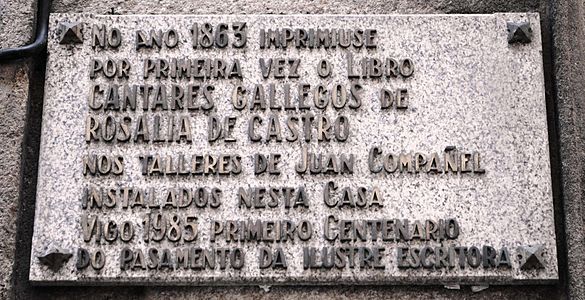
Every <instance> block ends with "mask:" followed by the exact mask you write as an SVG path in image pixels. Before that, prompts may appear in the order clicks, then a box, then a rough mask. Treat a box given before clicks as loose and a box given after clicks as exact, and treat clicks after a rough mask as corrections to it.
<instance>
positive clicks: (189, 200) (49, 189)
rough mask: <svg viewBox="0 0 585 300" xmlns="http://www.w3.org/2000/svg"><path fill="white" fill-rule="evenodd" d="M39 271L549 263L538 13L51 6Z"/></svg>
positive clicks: (355, 273)
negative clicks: (76, 9) (63, 10)
mask: <svg viewBox="0 0 585 300" xmlns="http://www.w3.org/2000/svg"><path fill="white" fill-rule="evenodd" d="M48 52H49V58H48V63H47V82H46V88H45V103H44V111H43V127H42V142H41V151H40V161H39V179H38V186H37V200H36V201H37V202H36V203H37V204H36V217H35V227H34V237H33V245H32V253H31V266H30V279H31V280H32V281H33V282H36V283H40V284H104V283H118V284H119V283H132V284H146V283H159V284H163V283H164V284H293V283H305V284H333V283H344V284H351V283H359V284H398V283H400V284H421V283H425V284H426V283H429V284H459V283H460V284H504V283H506V284H510V283H555V282H556V280H557V279H558V272H557V253H556V246H555V229H554V222H553V199H552V187H551V167H550V160H549V148H548V138H547V136H548V132H547V121H546V108H545V92H544V82H543V80H544V79H543V67H542V56H541V35H540V21H539V17H538V15H537V14H530V13H529V14H493V15H465V16H464V15H453V16H447V15H418V16H417V15H410V16H407V15H396V16H388V15H378V16H359V15H339V16H332V15H323V16H318V15H296V16H270V15H259V16H243V15H242V16H236V15H225V16H162V15H161V16H144V15H141V16H139V15H137V16H116V15H111V16H109V15H100V16H96V15H89V14H53V15H52V16H51V21H50V31H49V39H48Z"/></svg>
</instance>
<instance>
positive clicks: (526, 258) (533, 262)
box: [518, 245, 544, 270]
mask: <svg viewBox="0 0 585 300" xmlns="http://www.w3.org/2000/svg"><path fill="white" fill-rule="evenodd" d="M543 250H544V248H543V245H525V246H520V247H519V248H518V255H519V256H520V269H521V270H532V269H544V258H543V257H542V252H543Z"/></svg>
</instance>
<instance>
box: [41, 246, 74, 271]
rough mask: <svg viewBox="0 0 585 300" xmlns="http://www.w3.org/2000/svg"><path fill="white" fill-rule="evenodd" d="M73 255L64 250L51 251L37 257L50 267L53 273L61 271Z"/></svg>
mask: <svg viewBox="0 0 585 300" xmlns="http://www.w3.org/2000/svg"><path fill="white" fill-rule="evenodd" d="M71 256H73V254H71V253H68V252H66V251H64V250H62V249H57V248H56V249H51V250H48V251H47V252H45V253H44V254H43V255H41V256H37V257H38V259H39V261H40V262H41V263H42V264H43V265H45V266H47V267H49V269H51V270H52V271H53V272H57V271H59V269H61V267H62V266H63V264H65V263H66V262H67V261H68V260H69V259H70V258H71Z"/></svg>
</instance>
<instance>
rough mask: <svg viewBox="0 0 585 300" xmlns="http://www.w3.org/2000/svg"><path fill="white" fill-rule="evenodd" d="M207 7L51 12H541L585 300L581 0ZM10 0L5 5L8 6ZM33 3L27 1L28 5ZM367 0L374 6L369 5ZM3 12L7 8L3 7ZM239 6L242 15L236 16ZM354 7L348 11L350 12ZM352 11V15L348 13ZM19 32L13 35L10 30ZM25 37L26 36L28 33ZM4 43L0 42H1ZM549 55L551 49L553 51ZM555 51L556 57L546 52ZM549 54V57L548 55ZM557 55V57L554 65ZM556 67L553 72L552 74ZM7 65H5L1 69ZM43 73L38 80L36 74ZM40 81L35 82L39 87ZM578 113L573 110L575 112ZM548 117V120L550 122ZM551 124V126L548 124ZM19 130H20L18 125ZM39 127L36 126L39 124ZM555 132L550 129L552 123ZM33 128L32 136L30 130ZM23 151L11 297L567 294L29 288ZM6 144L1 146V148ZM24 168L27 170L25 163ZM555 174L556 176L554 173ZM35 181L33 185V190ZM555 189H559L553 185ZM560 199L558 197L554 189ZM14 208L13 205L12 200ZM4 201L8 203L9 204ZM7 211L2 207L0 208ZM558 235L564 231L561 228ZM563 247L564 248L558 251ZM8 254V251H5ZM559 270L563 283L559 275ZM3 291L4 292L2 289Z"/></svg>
mask: <svg viewBox="0 0 585 300" xmlns="http://www.w3.org/2000/svg"><path fill="white" fill-rule="evenodd" d="M210 2H211V3H207V4H205V5H201V3H202V2H201V1H192V2H191V1H189V2H180V1H165V2H159V1H153V2H152V3H149V5H145V4H144V2H141V1H119V0H104V1H77V0H75V1H66V2H65V1H59V0H57V1H54V4H53V11H56V12H89V13H98V14H104V13H109V12H111V9H112V8H114V12H115V13H118V12H122V11H123V12H126V13H135V14H140V13H154V12H158V13H165V14H175V13H195V12H196V13H202V14H205V13H221V14H230V13H248V14H251V13H266V9H265V8H266V7H267V6H271V7H274V13H283V14H287V13H300V12H305V11H307V12H310V13H319V12H324V13H329V12H331V11H334V10H336V11H343V13H406V12H410V13H420V12H429V13H492V12H500V11H518V12H522V11H538V12H540V13H541V21H542V24H543V26H542V28H543V42H544V47H545V49H544V54H545V55H544V60H545V63H547V64H545V70H547V69H548V72H549V73H548V74H547V82H546V84H547V100H548V103H549V108H550V109H549V114H550V117H554V116H555V113H554V112H555V108H557V105H556V103H554V102H553V100H554V99H555V96H556V94H557V93H558V95H559V96H561V97H560V98H562V99H561V101H560V102H559V105H558V111H559V116H560V119H561V120H560V121H559V123H560V124H559V125H560V126H559V127H562V128H564V129H563V130H565V131H566V132H565V133H562V134H560V135H561V136H562V140H561V144H562V147H563V151H562V152H563V158H564V159H565V161H566V163H565V164H564V165H565V168H564V170H566V171H567V172H570V176H569V175H568V174H564V179H563V180H564V181H565V184H564V185H563V188H564V189H565V190H564V191H563V193H564V195H563V196H564V198H563V202H560V201H559V203H560V204H563V203H564V206H560V207H556V208H557V209H559V211H561V210H562V209H563V208H564V209H566V212H567V218H562V214H560V213H559V211H557V214H558V219H559V220H560V221H563V220H565V221H566V224H567V227H568V229H569V231H571V232H569V233H568V235H567V237H568V240H569V242H568V244H569V251H568V252H569V253H570V256H571V259H570V262H571V266H570V268H569V273H570V274H571V276H570V278H571V282H570V283H571V287H570V290H571V291H572V293H573V294H572V296H573V298H574V299H585V297H584V296H583V295H585V288H584V286H585V285H584V284H583V280H584V278H585V276H583V275H584V274H583V270H585V267H584V266H583V264H582V262H583V261H584V260H583V259H582V256H583V251H582V249H583V245H582V243H583V241H582V240H583V239H582V214H581V213H580V210H581V208H582V204H583V202H584V199H583V195H582V188H581V185H580V182H581V180H582V176H583V174H584V172H583V168H582V167H579V166H580V161H582V159H581V158H582V156H583V153H582V152H583V151H582V150H581V148H582V145H583V138H582V136H583V131H582V130H581V129H580V128H581V125H579V124H582V119H581V118H582V116H583V115H584V113H583V107H582V105H581V104H580V102H581V100H582V99H581V98H582V95H583V94H584V93H585V89H584V88H583V87H582V86H581V85H582V84H583V83H584V82H585V80H583V73H582V72H583V70H584V68H583V66H582V64H583V62H585V58H584V57H583V55H584V53H585V51H584V49H583V45H582V44H581V43H582V42H583V40H585V39H584V34H583V30H584V28H585V26H583V16H584V15H585V14H584V13H583V7H584V3H583V2H582V1H579V0H569V1H507V0H496V1H475V0H474V1H379V2H374V1H355V2H354V1H336V2H333V1H290V2H282V1H275V2H267V1H257V2H256V1H243V2H242V1H237V0H234V1H219V2H217V1H210ZM6 3H8V4H6ZM23 3H24V1H5V2H3V3H2V5H8V6H14V7H15V9H12V10H10V11H9V12H7V11H6V10H4V9H0V17H2V18H4V19H5V20H11V21H10V22H7V25H6V26H1V27H0V31H3V30H4V32H12V34H11V35H9V36H8V38H9V40H10V39H14V38H19V37H20V36H21V34H20V32H19V31H17V29H19V27H16V26H13V25H12V24H13V23H14V22H12V21H13V20H17V18H16V17H15V16H17V13H18V9H22V8H23V7H31V6H32V5H30V4H28V5H26V4H23ZM26 3H30V1H26ZM370 3H372V5H370ZM4 7H6V6H4ZM240 8H241V11H240ZM350 8H352V9H350ZM350 10H351V11H350ZM551 28H552V29H554V31H555V34H554V36H553V37H554V44H552V43H551V39H552V37H550V34H549V33H548V31H549V30H550V29H551ZM24 29H26V31H27V33H30V32H31V31H32V28H24ZM15 32H16V33H15ZM25 36H30V34H28V35H27V34H25ZM5 40H6V39H4V38H3V39H0V42H1V41H5ZM551 50H552V51H551ZM550 52H554V53H550ZM553 54H554V55H553ZM551 57H554V60H551ZM553 63H554V67H555V69H554V72H553V68H552V67H553ZM0 68H5V66H0ZM39 74H40V75H39ZM43 78H44V73H43V72H38V73H37V77H33V81H34V82H37V83H38V82H42V80H43ZM555 80H556V81H557V84H556V85H555V86H552V83H554V81H555ZM36 85H37V84H35V85H33V86H36ZM31 97H32V100H33V103H34V102H35V101H36V102H40V101H42V93H39V94H38V95H37V96H36V98H35V96H34V95H33V96H31ZM579 107H580V109H576V108H579ZM36 111H37V113H36V114H32V115H33V116H36V117H37V118H40V108H36ZM2 117H3V118H2V120H6V119H7V118H6V116H4V115H3V116H2ZM13 117H14V116H13V115H9V116H8V119H11V118H13ZM550 120H553V118H550ZM2 122H4V121H2ZM554 124H556V122H554V120H553V121H551V125H554ZM18 126H20V125H17V126H16V127H18ZM37 127H38V126H37ZM549 128H554V126H552V127H551V126H549ZM35 130H37V131H35ZM27 134H29V135H31V136H33V137H35V136H37V137H38V136H39V135H40V131H38V128H34V130H29V132H28V133H27ZM551 134H552V137H553V138H555V137H556V135H555V133H554V132H553V133H551ZM31 140H32V142H31V143H30V145H28V146H29V147H28V148H29V149H28V150H29V151H27V153H28V154H27V155H24V156H25V157H28V158H29V160H26V161H24V162H23V163H24V165H25V170H24V171H25V172H26V173H27V174H25V178H23V182H24V183H25V184H23V187H25V189H23V193H24V200H25V201H24V203H22V204H21V205H22V207H23V208H24V209H22V210H21V211H20V212H19V215H21V216H22V217H21V218H20V219H19V220H18V223H19V231H18V233H19V239H18V247H19V248H18V251H19V252H20V253H26V254H25V255H24V256H23V258H21V259H19V260H17V261H15V265H16V266H15V275H14V276H15V279H14V280H13V282H14V287H15V288H14V290H13V291H12V293H11V294H12V295H13V296H15V297H16V298H18V299H70V298H84V299H143V298H147V299H167V298H171V297H177V298H178V299H193V298H211V299H223V298H227V299H230V298H234V297H236V298H247V299H252V298H254V299H255V298H263V299H268V298H275V299H278V298H286V297H288V298H301V297H309V298H314V297H317V295H321V296H323V297H325V298H339V299H349V298H372V297H376V298H397V299H411V298H423V299H433V298H443V299H446V298H449V299H452V298H460V299H558V298H564V297H566V296H565V295H564V290H565V288H566V286H565V285H566V284H567V282H566V281H562V282H561V285H559V286H523V287H519V286H507V287H490V288H489V289H487V290H484V291H482V292H480V293H477V294H472V293H471V291H470V290H469V288H468V287H465V288H464V289H463V290H462V291H453V290H445V289H443V288H442V287H440V286H437V287H426V288H421V287H414V288H411V287H380V286H377V287H369V286H366V287H343V288H339V287H336V288H329V287H278V288H276V287H273V288H272V289H271V292H269V293H265V292H264V291H262V290H261V289H259V288H253V287H249V288H230V287H220V288H211V287H210V288H175V287H172V288H168V287H125V288H119V287H115V288H108V287H94V288H86V287H80V288H57V287H53V288H41V287H31V286H30V284H29V283H28V281H27V280H28V275H27V274H28V268H29V259H28V253H27V252H29V251H30V239H31V237H32V218H33V217H34V207H31V204H32V205H34V181H35V180H34V178H36V172H35V170H34V169H35V168H36V165H35V163H34V161H35V159H34V158H35V157H37V155H38V152H35V150H34V149H35V145H37V147H38V141H37V142H36V143H35V142H34V138H32V139H31ZM9 145H10V147H12V148H13V149H14V150H15V151H16V152H19V151H20V146H16V145H13V144H9ZM2 146H3V147H5V144H4V143H3V144H2ZM552 148H553V149H552V150H553V151H552V152H551V155H553V156H556V155H557V154H555V151H554V150H556V146H555V145H554V144H552ZM27 165H28V166H27ZM553 173H555V172H554V171H553ZM554 179H555V180H560V173H557V174H556V176H555V178H554ZM31 184H32V185H31ZM7 186H8V187H10V188H11V189H13V190H16V189H18V187H17V186H14V185H13V183H9V184H8V185H7ZM557 190H559V189H558V188H557ZM557 195H561V193H560V192H558V194H557ZM11 204H12V203H11ZM11 204H9V205H11ZM2 210H4V207H2ZM11 217H12V219H10V218H8V219H7V220H8V222H9V226H13V225H12V224H14V219H15V216H11ZM561 233H562V231H561ZM7 238H8V237H3V239H2V242H1V243H2V244H0V245H1V246H2V247H5V246H6V245H7V247H9V248H10V247H12V246H11V244H10V242H9V243H8V244H6V245H5V244H4V242H5V240H7ZM559 244H560V245H561V246H563V245H564V242H563V239H562V238H561V241H560V242H559ZM561 248H563V247H561ZM9 251H10V250H9ZM563 252H564V251H561V252H560V255H561V257H560V260H561V261H560V263H561V266H560V267H561V268H563V261H562V260H563V257H562V254H563ZM10 271H11V270H10V269H2V272H3V273H2V274H7V273H10ZM563 274H564V273H563V272H562V271H561V273H560V275H561V279H562V277H563ZM4 293H6V290H4ZM4 295H6V294H2V295H1V296H0V298H4Z"/></svg>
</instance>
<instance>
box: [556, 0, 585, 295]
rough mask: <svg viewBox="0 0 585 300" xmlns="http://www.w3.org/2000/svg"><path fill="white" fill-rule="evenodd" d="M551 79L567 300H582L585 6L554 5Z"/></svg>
mask: <svg viewBox="0 0 585 300" xmlns="http://www.w3.org/2000/svg"><path fill="white" fill-rule="evenodd" d="M553 8H554V19H555V22H554V25H553V38H554V47H553V49H554V57H553V59H554V61H555V69H554V75H555V78H556V86H555V90H556V93H557V105H556V109H557V114H558V121H557V122H558V123H557V126H558V127H557V128H558V134H559V144H560V158H561V162H562V165H561V167H562V185H563V205H564V206H563V209H564V212H565V219H564V220H565V224H566V225H565V226H566V227H565V231H566V243H567V263H568V265H569V273H568V276H569V278H568V281H567V284H568V286H569V291H570V293H569V295H570V297H571V298H574V299H585V264H584V262H585V251H584V250H585V232H584V231H583V226H585V219H584V216H585V212H584V211H583V208H584V205H585V190H584V188H585V186H584V184H585V182H584V181H583V180H584V178H585V177H584V170H585V164H584V162H583V157H584V153H583V146H584V145H585V135H584V133H585V103H584V102H583V94H584V93H585V80H584V73H583V70H585V3H584V2H583V1H554V6H553Z"/></svg>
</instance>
